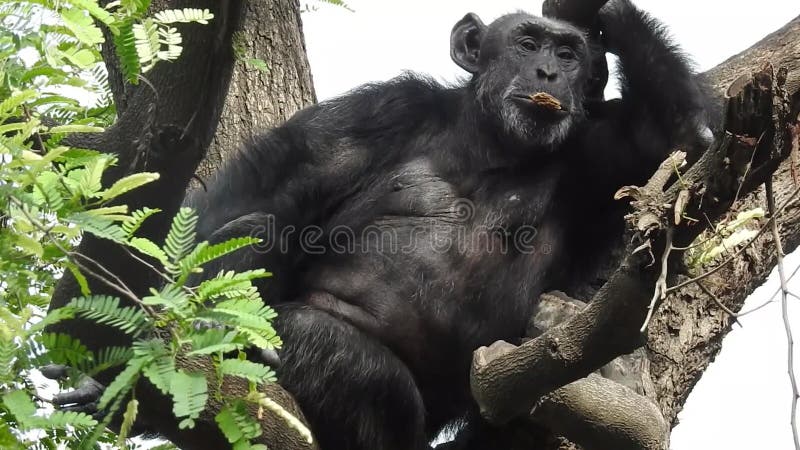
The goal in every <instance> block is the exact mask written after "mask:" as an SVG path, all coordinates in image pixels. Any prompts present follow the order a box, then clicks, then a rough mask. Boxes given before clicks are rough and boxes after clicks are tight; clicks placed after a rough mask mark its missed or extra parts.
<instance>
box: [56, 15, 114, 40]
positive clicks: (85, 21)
mask: <svg viewBox="0 0 800 450" xmlns="http://www.w3.org/2000/svg"><path fill="white" fill-rule="evenodd" d="M60 14H61V20H63V21H64V25H65V26H66V27H67V28H69V30H70V31H71V32H72V34H73V35H74V36H75V37H76V38H77V39H78V40H79V41H81V42H82V43H83V44H85V45H87V46H90V47H92V46H95V45H98V44H102V43H103V41H104V39H103V32H102V31H100V28H97V25H95V24H94V21H93V20H92V17H91V16H89V15H88V14H86V12H85V11H83V10H82V9H78V8H69V9H62V10H61V11H60Z"/></svg>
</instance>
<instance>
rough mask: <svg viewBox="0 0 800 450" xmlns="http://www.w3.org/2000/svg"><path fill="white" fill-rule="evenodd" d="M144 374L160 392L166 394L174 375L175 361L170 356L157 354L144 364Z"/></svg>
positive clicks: (175, 371)
mask: <svg viewBox="0 0 800 450" xmlns="http://www.w3.org/2000/svg"><path fill="white" fill-rule="evenodd" d="M143 373H144V376H146V377H147V379H148V380H150V382H151V383H153V386H155V387H156V388H158V390H160V391H161V392H162V393H164V394H168V393H169V389H170V383H171V382H172V377H174V376H175V374H176V373H177V370H176V369H175V361H173V359H172V358H171V357H170V356H168V355H167V356H159V357H158V358H156V359H155V360H154V361H153V362H152V363H150V364H148V365H147V366H145V368H144V370H143Z"/></svg>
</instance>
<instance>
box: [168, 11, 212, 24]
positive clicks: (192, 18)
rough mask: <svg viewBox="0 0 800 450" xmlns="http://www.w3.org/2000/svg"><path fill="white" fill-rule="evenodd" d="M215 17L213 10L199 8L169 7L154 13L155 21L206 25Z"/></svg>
mask: <svg viewBox="0 0 800 450" xmlns="http://www.w3.org/2000/svg"><path fill="white" fill-rule="evenodd" d="M213 18H214V14H212V13H211V11H209V10H208V9H198V8H183V9H167V10H164V11H159V12H157V13H155V15H154V19H155V21H156V22H159V23H162V24H170V23H178V22H183V23H189V22H195V23H200V24H203V25H206V24H208V21H209V20H211V19H213Z"/></svg>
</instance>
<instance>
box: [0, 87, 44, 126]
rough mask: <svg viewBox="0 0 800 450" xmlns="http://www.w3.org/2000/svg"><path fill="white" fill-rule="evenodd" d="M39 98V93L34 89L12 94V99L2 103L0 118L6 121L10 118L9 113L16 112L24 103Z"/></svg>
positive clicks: (0, 105)
mask: <svg viewBox="0 0 800 450" xmlns="http://www.w3.org/2000/svg"><path fill="white" fill-rule="evenodd" d="M38 96H39V93H38V92H36V91H35V90H33V89H28V90H24V91H21V92H17V93H14V94H12V95H11V96H10V97H8V98H7V99H5V100H3V101H2V102H0V117H2V118H3V119H5V118H6V117H8V113H9V112H13V111H15V110H16V109H17V108H19V107H20V106H21V105H22V104H23V103H25V102H28V101H30V100H33V99H35V98H36V97H38Z"/></svg>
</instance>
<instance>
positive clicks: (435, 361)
mask: <svg viewBox="0 0 800 450" xmlns="http://www.w3.org/2000/svg"><path fill="white" fill-rule="evenodd" d="M549 172H550V174H551V175H550V176H548V177H547V178H546V179H541V177H539V178H537V176H536V173H533V174H531V173H526V174H523V175H519V174H510V173H507V172H503V171H498V172H497V173H482V174H479V176H477V177H476V179H477V180H478V181H474V182H473V181H472V180H448V179H446V177H444V176H439V175H437V172H436V171H435V170H434V169H433V167H432V166H431V164H430V163H429V162H428V161H426V160H422V159H418V160H415V161H412V162H410V163H408V164H406V165H404V166H402V167H400V168H399V169H398V170H397V171H396V173H395V174H394V176H393V177H390V178H388V179H386V180H381V181H380V182H377V183H376V185H375V186H374V187H373V189H371V190H369V191H368V192H369V194H368V195H364V196H362V197H359V198H355V199H351V200H350V201H348V202H347V203H346V204H344V205H342V206H341V207H340V210H339V212H338V214H336V215H334V219H333V220H332V221H331V222H330V223H328V224H327V225H326V226H325V227H324V230H325V234H324V237H323V244H324V245H325V246H326V252H325V254H324V255H321V256H320V257H318V258H315V259H314V261H315V262H314V264H313V265H312V267H310V269H309V270H308V273H307V280H306V283H305V285H306V286H308V288H309V292H312V293H313V294H312V295H311V296H310V297H309V298H308V301H309V302H310V303H312V304H314V305H316V306H317V307H322V308H324V309H328V310H330V311H331V312H332V313H334V314H337V315H339V316H341V317H342V318H343V319H344V320H348V321H350V322H351V323H353V324H354V325H356V326H357V327H359V328H360V329H362V330H363V331H364V332H366V333H368V334H371V335H373V336H375V337H376V338H378V339H380V340H382V341H383V342H384V343H385V344H386V345H388V346H389V347H390V348H392V349H393V350H394V351H395V352H396V353H397V354H398V355H399V356H400V357H401V358H403V359H404V360H406V361H407V362H408V363H409V365H410V366H411V367H412V368H414V367H424V368H426V369H429V370H430V369H431V368H433V370H437V369H436V368H437V367H440V366H446V365H450V366H452V363H453V360H454V359H458V360H459V361H467V362H468V361H469V357H470V355H471V352H472V351H473V350H474V349H475V348H476V347H477V346H480V345H486V344H489V343H491V342H493V341H494V340H497V339H511V338H516V337H519V336H521V333H522V332H523V330H524V326H525V324H526V321H527V318H528V317H529V316H530V312H531V309H532V305H533V301H534V300H535V299H536V298H538V294H539V293H540V291H541V289H542V287H543V286H544V284H545V283H546V279H547V274H548V272H549V270H550V268H551V266H552V264H553V262H554V260H555V258H554V256H555V255H553V254H552V252H551V251H550V249H552V248H557V247H559V245H557V241H558V240H559V239H561V229H560V227H559V224H558V222H557V220H556V219H555V218H549V217H547V210H548V206H549V202H550V201H551V199H552V198H553V192H552V191H553V189H554V186H555V181H556V177H555V176H552V174H553V173H554V171H552V170H550V171H549ZM539 173H548V171H547V170H541V171H540V172H539ZM365 210H368V211H373V212H374V214H372V215H370V216H369V217H368V218H367V219H366V220H362V221H361V222H354V221H353V220H352V218H353V217H360V218H363V217H364V213H363V211H365ZM442 370H444V369H442Z"/></svg>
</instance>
